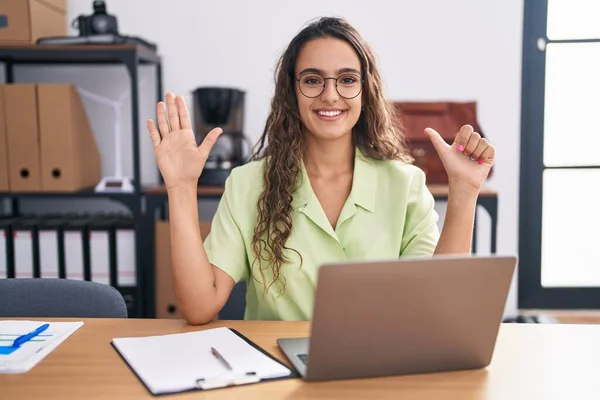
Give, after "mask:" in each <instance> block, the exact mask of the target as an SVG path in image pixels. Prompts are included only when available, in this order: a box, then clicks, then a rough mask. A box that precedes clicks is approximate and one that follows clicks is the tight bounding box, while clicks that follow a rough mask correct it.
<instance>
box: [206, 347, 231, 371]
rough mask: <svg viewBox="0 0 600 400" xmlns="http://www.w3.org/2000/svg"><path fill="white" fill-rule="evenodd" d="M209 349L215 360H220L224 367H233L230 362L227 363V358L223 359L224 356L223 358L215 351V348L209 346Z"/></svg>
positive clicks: (229, 368)
mask: <svg viewBox="0 0 600 400" xmlns="http://www.w3.org/2000/svg"><path fill="white" fill-rule="evenodd" d="M210 351H211V352H212V353H213V355H214V356H215V357H216V358H217V360H219V361H221V363H223V365H225V368H227V369H228V370H230V371H232V370H233V367H232V366H231V364H229V363H228V362H227V360H225V358H223V356H222V355H221V353H219V352H218V351H217V349H215V348H214V347H211V348H210Z"/></svg>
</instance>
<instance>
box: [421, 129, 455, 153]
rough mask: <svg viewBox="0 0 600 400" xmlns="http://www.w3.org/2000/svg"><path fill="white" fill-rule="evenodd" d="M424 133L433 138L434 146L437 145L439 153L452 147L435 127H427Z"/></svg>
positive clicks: (430, 138)
mask: <svg viewBox="0 0 600 400" xmlns="http://www.w3.org/2000/svg"><path fill="white" fill-rule="evenodd" d="M424 133H425V134H426V135H427V136H429V140H431V143H432V144H433V147H435V149H436V151H437V152H438V153H439V151H440V150H444V149H446V148H448V147H450V146H449V145H448V143H446V141H445V140H444V139H443V138H442V137H441V136H440V134H439V133H438V132H437V131H436V130H435V129H433V128H426V129H425V132H424Z"/></svg>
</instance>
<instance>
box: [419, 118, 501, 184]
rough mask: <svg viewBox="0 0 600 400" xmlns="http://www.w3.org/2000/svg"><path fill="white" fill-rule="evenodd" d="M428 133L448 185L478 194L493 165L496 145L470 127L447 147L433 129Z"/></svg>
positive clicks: (428, 130)
mask: <svg viewBox="0 0 600 400" xmlns="http://www.w3.org/2000/svg"><path fill="white" fill-rule="evenodd" d="M425 134H426V135H428V136H429V139H431V142H432V143H433V146H434V147H435V149H436V151H437V153H438V155H439V157H440V159H441V160H442V163H443V164H444V168H445V170H446V173H447V174H448V184H449V185H450V186H453V187H457V186H458V187H461V188H465V189H467V190H471V189H472V190H476V191H477V192H478V191H479V190H480V189H481V186H482V185H483V182H485V179H486V178H487V176H488V174H489V173H490V170H491V169H492V165H494V159H495V156H496V150H495V148H494V146H492V145H491V144H490V143H489V142H488V141H487V140H486V139H484V138H482V137H481V135H480V134H479V133H477V132H475V131H474V130H473V127H472V126H471V125H464V126H463V127H461V128H460V131H459V132H458V134H457V135H456V138H455V139H454V142H453V143H452V145H448V143H446V141H445V140H444V139H442V137H441V136H440V134H439V133H438V132H436V131H435V130H434V129H432V128H427V129H425Z"/></svg>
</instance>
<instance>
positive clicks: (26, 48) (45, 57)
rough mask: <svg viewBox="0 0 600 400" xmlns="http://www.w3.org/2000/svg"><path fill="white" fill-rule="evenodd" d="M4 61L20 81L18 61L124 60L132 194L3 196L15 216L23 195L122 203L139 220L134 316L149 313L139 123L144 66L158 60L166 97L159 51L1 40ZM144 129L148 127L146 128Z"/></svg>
mask: <svg viewBox="0 0 600 400" xmlns="http://www.w3.org/2000/svg"><path fill="white" fill-rule="evenodd" d="M0 62H2V63H4V66H5V73H6V83H14V82H15V74H14V68H15V66H17V65H40V64H44V65H48V64H57V65H59V64H62V65H64V64H68V65H74V64H75V65H124V66H125V67H126V69H127V72H128V74H129V78H130V85H131V86H130V90H131V94H132V95H131V96H130V98H131V112H132V115H131V121H132V135H131V136H132V153H133V154H132V158H133V185H134V191H133V192H132V193H96V192H94V191H93V188H90V189H88V190H82V191H78V192H65V193H62V192H61V193H47V192H31V193H18V192H3V193H0V200H2V199H10V200H11V201H10V203H11V207H10V208H11V210H10V213H11V214H12V215H19V211H20V210H19V203H20V200H22V199H50V198H53V199H59V198H64V199H73V198H77V199H82V200H85V199H99V198H104V199H109V200H111V201H115V202H118V203H121V204H123V205H124V206H125V207H127V209H128V210H129V211H130V212H131V215H132V218H133V221H134V230H135V240H136V249H135V254H136V264H137V265H136V282H137V286H136V301H135V305H134V313H133V314H134V315H130V316H132V317H143V316H146V313H145V311H144V309H145V308H146V307H145V303H146V302H147V301H146V295H147V292H146V288H147V284H146V277H147V276H149V275H152V274H153V271H154V266H153V265H149V264H145V262H144V260H145V253H148V252H149V251H148V249H147V248H144V247H143V246H144V244H146V243H148V239H147V237H146V236H145V234H146V232H144V230H143V229H140V228H141V227H142V226H145V223H146V222H145V220H144V214H143V209H142V196H143V192H142V189H141V185H140V176H141V173H140V172H141V171H140V137H141V134H142V132H141V128H140V123H139V90H138V89H139V87H138V85H139V67H140V66H141V65H153V66H155V68H156V82H155V85H156V101H157V102H158V101H160V100H161V99H162V97H163V92H162V64H161V58H160V56H159V55H158V54H156V53H154V52H152V51H150V50H148V49H146V48H144V47H142V46H137V45H74V46H68V45H65V46H57V45H33V44H31V45H0ZM144 128H145V127H144Z"/></svg>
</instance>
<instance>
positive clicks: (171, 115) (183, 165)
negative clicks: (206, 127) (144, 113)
mask: <svg viewBox="0 0 600 400" xmlns="http://www.w3.org/2000/svg"><path fill="white" fill-rule="evenodd" d="M167 109H168V113H167ZM156 113H157V122H158V129H157V128H156V125H155V124H154V121H153V120H152V119H149V120H148V122H147V126H148V131H149V132H150V138H151V139H152V145H153V146H154V156H155V157H156V162H157V163H158V168H159V170H160V173H161V174H162V177H163V179H164V181H165V186H166V187H167V189H173V188H178V187H182V186H190V185H191V186H193V187H196V186H197V185H198V179H199V178H200V174H202V170H203V169H204V164H206V160H207V159H208V155H209V153H210V151H211V149H212V147H213V145H214V144H215V142H216V141H217V138H218V137H219V135H220V134H221V133H222V132H223V130H222V129H221V128H215V129H213V130H211V131H210V132H209V133H208V135H206V137H205V138H204V140H203V141H202V143H201V144H200V146H198V145H196V137H195V136H194V132H193V130H192V125H191V121H190V115H189V112H188V108H187V105H186V104H185V100H184V99H183V97H182V96H177V97H175V95H174V94H173V93H167V95H166V105H165V103H164V102H162V101H161V102H159V103H158V104H157V106H156Z"/></svg>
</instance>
